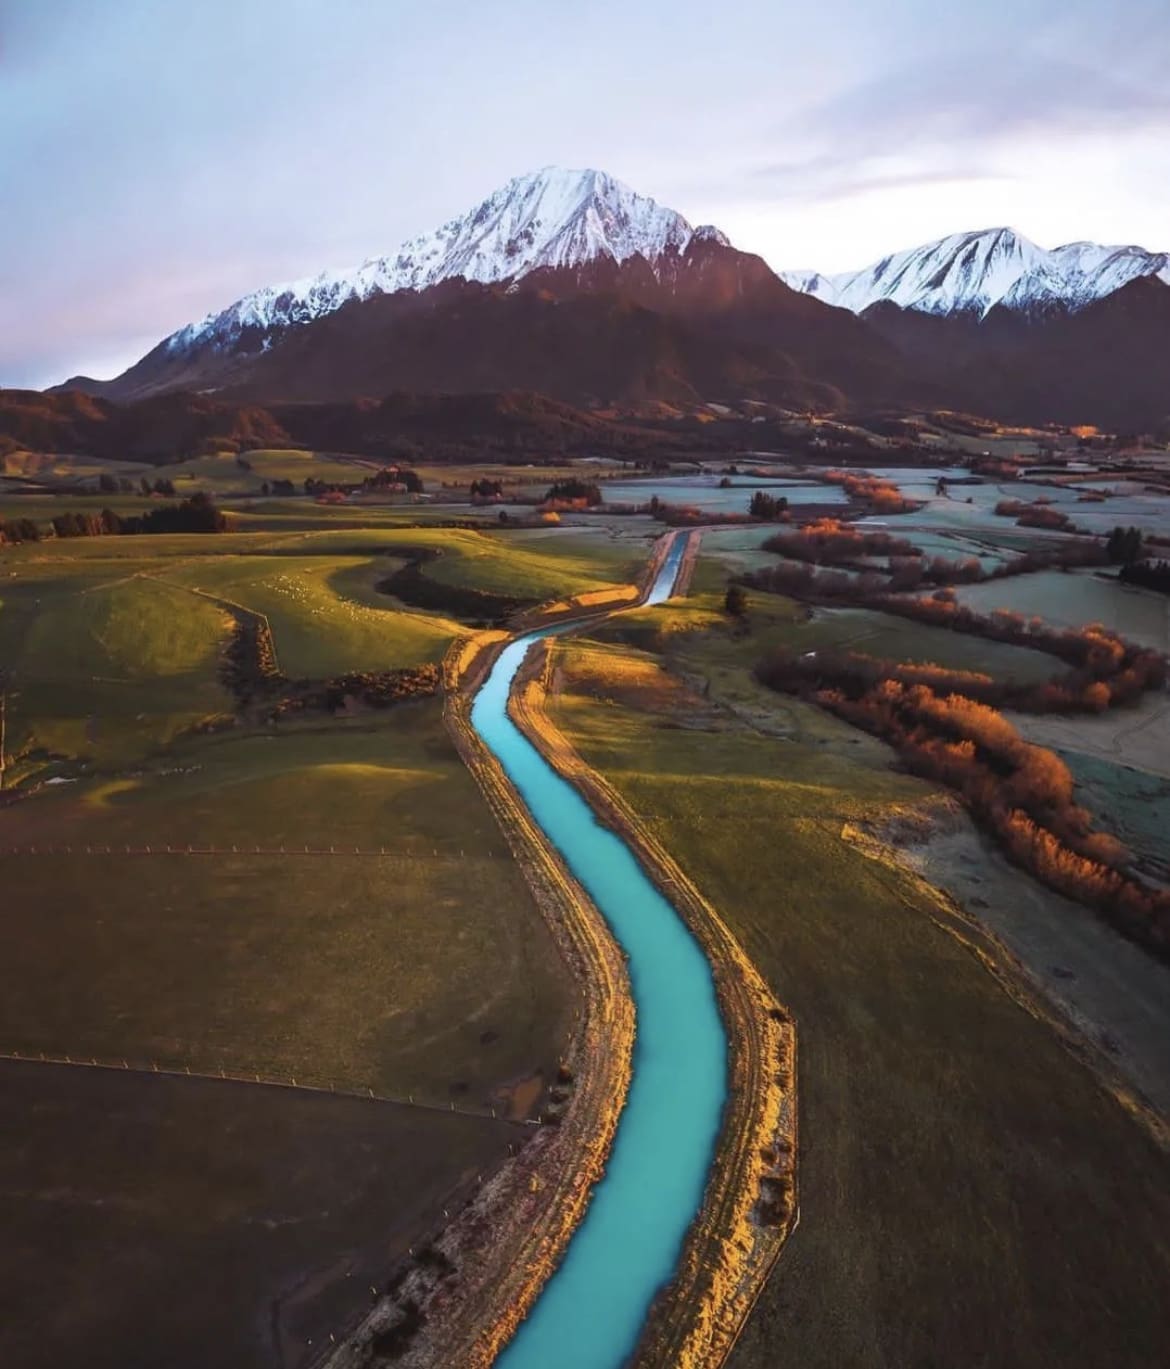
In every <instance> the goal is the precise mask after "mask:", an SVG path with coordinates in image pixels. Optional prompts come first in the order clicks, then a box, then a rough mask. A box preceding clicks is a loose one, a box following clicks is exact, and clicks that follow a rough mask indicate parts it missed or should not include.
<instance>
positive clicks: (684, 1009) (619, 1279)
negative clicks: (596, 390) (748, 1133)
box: [471, 537, 727, 1369]
mask: <svg viewBox="0 0 1170 1369" xmlns="http://www.w3.org/2000/svg"><path fill="white" fill-rule="evenodd" d="M685 540H686V539H685V538H682V537H680V538H676V539H675V544H674V547H673V548H672V550H671V553H670V555H669V556H668V557H667V560H666V563H665V565H664V566H663V568H662V570H661V572H660V573H659V575H658V577H657V579H656V581H655V584H654V587H653V589H652V590H651V593H650V596H649V602H650V603H661V602H662V601H663V600H665V599H668V598H669V597H670V594H671V591H672V589H673V586H674V581H675V578H676V576H677V574H678V567H679V562H680V560H681V557H682V550H683V546H684V544H685ZM565 630H566V629H565V627H561V628H553V629H547V630H545V631H542V632H535V633H530V634H528V635H527V636H524V637H521V638H519V639H518V640H517V641H515V642H512V643H510V644H509V645H508V646H507V647H506V648H505V649H504V651H503V652H502V653H501V655H500V657H499V659H498V661H497V662H496V664H495V666H494V667H493V668H492V671H491V674H490V675H489V676H488V678H487V680H486V681H485V683H484V684H483V686H482V687H481V689H480V691H479V693H478V695H477V696H476V700H475V703H474V706H473V708H472V712H471V720H472V723H473V725H474V726H475V729H476V731H477V732H478V733H479V735H480V737H481V738H482V739H483V741H484V743H485V744H486V745H487V747H488V748H489V749H490V750H491V751H492V753H493V754H494V755H495V756H496V758H497V759H498V760H499V762H500V764H501V765H502V766H503V768H504V770H505V771H506V773H507V775H508V777H509V778H510V779H511V781H512V783H513V784H514V785H515V786H516V788H517V789H518V790H519V792H520V793H521V795H522V796H523V798H524V801H525V803H526V804H527V805H528V808H529V811H530V812H531V813H532V815H533V817H534V818H535V819H536V821H537V822H538V823H539V824H540V826H541V827H542V828H543V829H544V831H545V833H546V834H547V836H548V838H549V840H550V841H551V842H552V843H553V844H554V845H555V846H556V848H557V849H558V850H559V851H560V853H561V855H562V857H563V858H564V860H565V863H566V864H567V865H568V867H569V868H570V870H572V872H573V874H574V875H575V876H576V878H577V879H578V880H579V881H580V882H581V884H582V885H583V886H584V888H585V889H586V891H587V892H588V893H589V896H590V897H591V898H592V899H593V901H594V903H595V904H596V905H597V907H598V909H599V910H600V911H601V913H602V915H603V916H604V918H605V920H606V922H607V923H608V924H609V926H610V928H611V929H612V931H613V933H614V936H615V937H616V938H617V940H618V942H619V943H620V944H621V946H622V947H623V949H624V950H625V952H626V955H627V956H628V958H629V972H630V982H631V987H632V991H633V996H634V1003H635V1008H636V1011H637V1023H638V1033H637V1039H636V1041H635V1045H634V1059H633V1078H632V1082H631V1085H630V1092H629V1096H628V1098H627V1100H626V1105H625V1108H624V1109H623V1111H622V1115H621V1119H620V1122H619V1124H618V1130H617V1136H616V1139H615V1141H614V1147H613V1152H612V1154H611V1156H610V1159H609V1164H608V1167H607V1169H606V1172H605V1176H604V1178H603V1179H602V1180H601V1182H600V1183H599V1184H598V1185H597V1187H596V1189H595V1190H594V1194H593V1200H592V1202H591V1203H590V1205H589V1209H588V1211H587V1213H586V1215H585V1219H584V1221H583V1222H582V1223H581V1225H580V1226H579V1227H578V1228H577V1230H576V1232H575V1233H574V1235H573V1238H572V1240H571V1242H570V1244H569V1248H568V1251H567V1253H566V1255H565V1258H564V1260H563V1261H562V1263H561V1265H560V1267H559V1268H558V1270H557V1272H556V1273H555V1274H554V1275H553V1277H552V1278H551V1279H550V1280H549V1282H548V1284H547V1285H546V1286H545V1288H544V1290H543V1292H542V1293H541V1295H540V1297H539V1298H538V1299H537V1302H536V1305H535V1306H534V1307H533V1309H532V1311H531V1313H530V1314H529V1316H528V1318H527V1320H526V1321H524V1322H523V1323H522V1325H521V1326H520V1329H519V1330H518V1331H517V1333H516V1335H515V1337H514V1338H513V1340H512V1342H511V1344H510V1345H509V1346H508V1347H507V1348H506V1349H505V1351H504V1352H503V1354H502V1355H501V1356H500V1358H499V1360H498V1361H497V1364H498V1365H499V1366H500V1369H551V1366H553V1365H556V1366H558V1369H618V1367H619V1366H620V1365H621V1364H623V1363H624V1362H625V1360H626V1359H627V1358H628V1356H629V1355H630V1353H631V1352H632V1350H633V1349H634V1346H635V1344H636V1342H637V1340H638V1336H639V1333H640V1331H641V1329H642V1326H643V1324H644V1322H645V1320H646V1315H647V1313H648V1311H649V1309H650V1304H651V1303H652V1302H653V1300H654V1296H655V1294H656V1293H657V1291H658V1290H659V1289H660V1288H661V1287H662V1285H663V1284H664V1283H666V1282H667V1281H668V1280H669V1279H670V1277H671V1275H672V1274H673V1272H674V1269H675V1266H676V1264H677V1263H678V1257H679V1254H680V1250H681V1247H682V1242H683V1238H684V1236H685V1235H686V1231H687V1228H688V1227H689V1226H690V1224H691V1221H692V1220H693V1218H694V1216H695V1214H696V1212H697V1211H698V1209H699V1205H700V1203H701V1202H702V1198H703V1190H704V1187H705V1184H706V1179H707V1172H708V1170H709V1168H710V1164H711V1158H712V1155H713V1153H714V1147H715V1143H716V1140H717V1138H718V1134H719V1128H720V1122H721V1119H722V1113H723V1105H724V1101H725V1098H726V1093H727V1038H726V1034H725V1032H724V1029H723V1023H722V1021H721V1019H720V1016H719V1010H718V1005H717V1002H716V997H715V987H714V983H713V981H712V978H711V969H710V966H709V965H708V963H707V960H706V957H705V956H704V955H703V953H702V951H701V950H700V948H699V945H698V943H697V942H696V941H695V939H694V938H693V937H692V936H691V934H690V932H689V931H688V930H687V928H686V926H685V925H684V923H683V922H682V920H681V919H680V917H679V916H678V914H677V913H676V912H675V910H674V909H673V908H672V907H671V905H670V904H669V903H668V902H667V900H666V899H665V898H664V897H663V896H662V894H660V893H659V891H658V890H657V889H656V888H655V886H654V885H653V884H652V883H651V881H650V880H649V879H648V877H647V876H646V874H645V873H644V872H643V870H642V867H641V866H640V865H639V864H638V862H637V860H636V859H635V858H634V855H633V853H632V852H631V851H630V849H629V847H627V846H626V844H625V843H624V842H623V841H622V840H621V838H620V837H618V836H617V835H616V834H615V833H614V832H611V831H610V830H609V829H608V828H605V827H602V826H601V825H600V824H599V823H598V822H597V820H596V818H595V817H594V815H593V810H592V809H591V808H590V807H589V805H588V804H587V803H586V802H585V800H584V799H583V798H582V797H581V796H580V794H578V792H577V791H576V789H574V788H573V786H572V785H571V784H569V783H568V782H567V781H566V780H564V779H562V778H561V777H560V776H559V775H558V774H557V773H556V772H555V771H554V770H553V769H552V768H551V767H550V766H549V765H548V764H547V763H546V762H545V761H544V759H543V758H542V757H541V755H540V753H539V752H538V751H537V750H536V748H535V747H533V746H532V744H531V743H530V742H529V741H528V740H527V739H526V738H525V737H524V736H523V734H522V733H521V732H520V731H519V729H518V728H517V727H516V726H515V724H514V723H512V722H511V720H510V719H509V718H508V716H507V701H508V692H509V689H510V687H511V684H512V680H513V678H514V676H515V674H516V672H517V670H518V669H519V667H520V664H521V662H522V661H523V659H524V656H525V653H526V652H527V650H528V648H529V646H530V645H531V644H532V642H534V641H536V640H538V639H539V638H540V637H543V636H550V635H555V634H556V633H558V632H561V631H565Z"/></svg>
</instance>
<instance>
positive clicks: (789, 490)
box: [601, 475, 846, 514]
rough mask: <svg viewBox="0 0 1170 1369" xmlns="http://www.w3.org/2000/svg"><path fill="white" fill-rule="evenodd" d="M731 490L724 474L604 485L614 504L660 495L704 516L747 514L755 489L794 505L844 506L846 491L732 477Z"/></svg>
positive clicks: (780, 480)
mask: <svg viewBox="0 0 1170 1369" xmlns="http://www.w3.org/2000/svg"><path fill="white" fill-rule="evenodd" d="M728 478H729V479H730V480H731V481H732V484H731V486H730V487H729V488H728V489H721V488H720V486H719V482H720V480H722V479H723V477H722V476H721V475H664V476H647V477H646V478H645V479H638V480H613V481H609V482H607V483H605V484H603V485H602V486H601V493H602V495H603V496H604V497H605V499H606V501H607V502H608V503H611V504H648V503H649V502H650V500H651V499H652V498H653V497H654V496H655V495H657V496H658V498H659V499H661V500H662V502H663V503H664V504H682V505H685V506H686V507H689V508H695V509H702V511H703V512H704V513H743V514H746V513H747V511H748V505H749V504H750V503H751V501H752V494H753V492H754V491H755V490H763V491H765V493H767V494H772V495H776V496H779V495H784V497H785V498H786V499H787V500H788V502H789V503H790V504H844V503H845V502H846V500H845V491H844V490H843V489H841V487H840V486H839V485H820V484H816V483H815V482H811V481H799V480H792V479H789V478H787V477H784V476H780V475H777V476H776V477H775V478H774V479H773V478H767V479H761V480H757V479H753V478H752V477H751V476H750V475H733V476H730V477H728Z"/></svg>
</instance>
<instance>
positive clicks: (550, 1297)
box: [330, 535, 795, 1369]
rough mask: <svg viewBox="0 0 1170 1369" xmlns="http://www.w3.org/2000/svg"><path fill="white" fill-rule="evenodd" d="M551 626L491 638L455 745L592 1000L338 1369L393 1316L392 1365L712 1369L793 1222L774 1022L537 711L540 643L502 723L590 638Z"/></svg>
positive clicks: (726, 951)
mask: <svg viewBox="0 0 1170 1369" xmlns="http://www.w3.org/2000/svg"><path fill="white" fill-rule="evenodd" d="M686 541H687V539H686V537H685V535H679V536H675V535H668V537H667V538H664V539H662V541H661V542H660V543H659V544H658V546H657V549H656V554H655V558H654V561H653V562H652V566H651V574H652V578H651V579H650V581H649V583H647V582H644V589H643V593H642V594H641V595H640V596H638V597H639V599H641V600H643V601H645V600H649V601H651V602H657V601H660V600H661V599H662V598H665V597H668V595H669V592H670V589H671V587H672V586H673V583H674V580H675V577H676V575H677V570H678V565H679V562H680V560H681V558H682V554H683V550H684V546H685V545H686ZM622 598H624V601H625V602H626V603H628V602H629V596H628V595H626V596H620V597H619V602H621V600H622ZM582 607H584V606H582ZM606 607H607V606H606V605H605V604H602V603H598V604H596V605H592V604H591V605H589V608H591V609H593V610H594V615H596V613H597V612H598V611H604V610H605V608H606ZM594 615H591V616H594ZM553 621H554V622H555V629H556V630H555V631H551V632H550V631H548V630H546V629H542V630H538V631H535V632H529V633H527V634H526V635H525V637H524V638H522V639H517V640H512V641H509V640H507V639H506V638H505V636H504V635H503V634H484V635H481V637H480V638H479V639H478V641H477V642H476V643H475V644H473V645H465V647H464V648H463V649H461V650H460V651H458V652H453V653H452V655H451V657H450V658H449V661H448V679H447V685H448V707H449V721H450V722H451V725H452V735H453V736H454V737H455V739H456V742H457V745H459V747H460V751H461V754H463V756H464V759H465V761H467V763H468V764H469V766H470V767H471V768H472V770H473V773H475V774H476V776H477V778H478V779H479V781H480V783H481V786H482V787H483V789H484V793H485V796H486V797H487V798H488V801H489V804H490V805H491V807H492V808H493V811H494V812H495V813H496V816H497V818H498V819H499V820H500V822H501V826H502V827H503V829H504V831H505V833H507V835H508V838H509V841H510V843H511V844H512V847H513V850H514V852H515V854H516V856H517V858H518V860H519V862H520V864H521V866H522V868H523V869H524V871H525V874H526V876H527V877H528V880H529V883H530V886H531V887H532V889H533V892H534V894H535V895H536V897H537V901H538V903H539V904H540V906H541V909H542V911H543V912H544V914H545V916H546V919H547V920H548V921H549V925H550V927H551V928H552V930H553V932H554V935H556V936H557V938H558V942H559V944H560V945H561V948H562V952H563V954H564V955H565V958H566V961H567V963H568V964H569V966H570V968H571V969H572V970H573V973H574V976H575V977H576V979H577V981H578V983H579V984H580V985H581V989H582V1004H581V1009H580V1014H579V1019H578V1025H577V1031H576V1032H575V1035H574V1040H573V1044H572V1046H571V1048H570V1051H569V1054H568V1057H567V1059H566V1062H565V1067H564V1069H563V1071H562V1078H561V1079H560V1080H559V1081H558V1088H557V1090H556V1096H557V1097H558V1098H559V1099H560V1100H561V1101H562V1102H563V1104H564V1105H563V1108H558V1112H557V1120H558V1122H559V1125H556V1126H550V1125H546V1126H542V1127H539V1128H534V1129H533V1135H532V1140H531V1141H530V1142H529V1143H528V1145H527V1146H526V1147H524V1149H523V1150H522V1152H521V1153H520V1155H518V1156H517V1157H516V1158H515V1160H513V1161H511V1162H509V1164H508V1165H506V1166H505V1167H504V1169H503V1170H502V1171H500V1173H498V1174H497V1175H496V1176H494V1177H493V1178H492V1179H491V1180H489V1182H488V1183H487V1184H485V1185H484V1187H483V1189H482V1190H481V1192H480V1194H479V1195H478V1196H477V1198H476V1199H475V1200H474V1202H473V1203H472V1204H471V1205H470V1206H469V1209H468V1210H467V1211H465V1212H464V1213H463V1214H461V1215H460V1216H459V1217H458V1218H454V1219H453V1220H452V1222H451V1223H450V1225H449V1226H448V1227H447V1228H446V1229H445V1230H443V1231H442V1232H440V1233H438V1235H437V1236H436V1241H435V1245H436V1247H437V1248H438V1250H439V1252H440V1253H441V1255H442V1258H443V1262H445V1263H448V1264H449V1265H450V1267H451V1270H450V1271H449V1272H448V1273H447V1274H446V1275H445V1276H444V1278H443V1279H442V1280H439V1279H437V1278H436V1276H435V1274H434V1271H433V1264H434V1261H433V1260H431V1261H429V1262H428V1267H427V1268H425V1269H413V1270H407V1271H406V1275H405V1278H404V1279H403V1280H401V1281H399V1283H398V1284H397V1285H396V1289H395V1297H394V1298H392V1299H389V1300H388V1303H389V1304H390V1305H387V1306H383V1307H380V1308H376V1309H375V1312H374V1313H373V1314H371V1317H370V1318H368V1319H367V1323H366V1324H365V1326H364V1327H363V1328H362V1330H361V1331H359V1333H358V1335H357V1336H355V1337H354V1338H353V1340H352V1341H351V1343H350V1345H349V1346H348V1347H347V1348H346V1350H345V1351H343V1352H341V1353H339V1354H338V1355H336V1356H334V1357H333V1359H332V1360H331V1361H330V1363H331V1364H335V1365H337V1366H338V1369H340V1367H341V1366H343V1365H358V1364H363V1363H367V1362H369V1360H368V1359H367V1358H363V1357H362V1355H361V1350H362V1346H363V1344H364V1345H366V1346H367V1347H368V1346H369V1345H370V1344H371V1343H372V1342H373V1341H375V1340H376V1339H377V1338H378V1336H380V1335H385V1334H386V1333H387V1328H389V1329H390V1330H391V1331H392V1330H393V1328H394V1327H395V1326H397V1325H400V1324H401V1322H402V1320H403V1318H406V1319H408V1320H410V1319H412V1321H411V1324H412V1326H413V1328H414V1330H413V1334H411V1335H410V1336H409V1337H408V1338H407V1343H406V1344H405V1345H404V1346H403V1350H404V1353H402V1354H400V1355H399V1362H400V1363H402V1364H404V1365H439V1364H446V1365H449V1364H453V1363H459V1364H461V1365H467V1366H481V1365H487V1364H491V1363H493V1362H498V1363H500V1364H501V1365H504V1366H507V1369H528V1367H529V1366H536V1365H541V1366H543V1365H545V1364H549V1363H556V1364H558V1365H560V1364H563V1365H571V1366H578V1369H606V1366H613V1367H614V1369H617V1366H619V1365H621V1364H624V1363H627V1362H631V1361H633V1362H636V1363H638V1364H644V1365H649V1364H656V1365H663V1366H666V1365H672V1366H673V1365H704V1366H713V1365H717V1364H719V1363H721V1362H722V1359H723V1358H724V1357H725V1355H726V1353H727V1351H728V1349H729V1348H730V1346H731V1344H733V1343H734V1339H735V1336H736V1334H737V1333H738V1329H739V1327H740V1326H741V1325H742V1321H743V1318H744V1316H746V1313H747V1311H748V1310H749V1308H750V1305H751V1303H752V1301H753V1300H754V1297H755V1295H756V1294H757V1293H758V1290H759V1288H760V1286H762V1282H763V1280H764V1278H766V1275H767V1272H768V1270H769V1269H770V1267H771V1265H772V1263H773V1262H774V1260H775V1257H776V1254H777V1253H778V1251H779V1249H780V1248H781V1246H782V1243H783V1240H784V1237H785V1235H786V1234H787V1232H788V1231H789V1230H790V1229H791V1225H792V1222H793V1220H794V1217H795V1193H794V1188H793V1182H792V1180H793V1166H794V1159H795V1148H794V1141H795V1131H794V1128H795V1112H794V1098H793V1096H792V1089H791V1080H792V1078H793V1076H794V1041H793V1036H792V1030H791V1025H790V1024H789V1023H788V1021H787V1018H786V1015H785V1014H784V1013H783V1011H782V1010H781V1009H780V1007H779V1005H777V1004H776V1003H775V1001H774V999H772V998H771V996H770V994H769V993H768V991H767V989H766V987H765V986H764V985H763V983H762V981H760V980H759V977H758V976H757V975H755V972H754V970H753V969H752V967H751V966H750V964H749V963H748V962H747V961H746V960H745V958H744V957H743V956H742V953H741V952H740V951H739V948H738V947H737V946H736V944H735V943H734V940H733V939H732V938H731V937H730V935H729V934H728V933H727V931H726V928H724V927H723V926H722V924H721V923H720V921H719V919H718V918H717V916H716V915H715V914H714V911H713V910H712V909H710V908H709V907H708V906H707V905H706V904H705V903H704V902H703V900H702V899H701V897H700V896H699V895H698V893H697V891H695V890H694V889H693V888H692V887H691V886H689V882H688V881H686V878H685V876H684V875H683V874H682V872H681V871H680V870H678V869H677V867H674V866H673V862H671V861H670V859H669V857H668V856H667V855H666V853H664V852H661V851H659V850H658V849H657V848H656V847H655V846H654V843H653V842H652V841H651V840H650V839H649V837H648V835H647V834H645V833H644V832H640V831H638V830H637V821H636V819H635V818H634V817H633V815H632V814H629V813H628V812H623V811H622V806H621V805H620V801H619V800H617V798H616V795H612V794H609V795H608V796H607V795H606V794H605V793H604V792H603V789H604V786H601V785H600V781H597V777H595V776H593V777H592V779H593V780H594V781H597V787H593V788H590V786H589V779H590V777H589V775H588V774H585V773H582V772H583V771H584V767H582V766H581V765H580V761H579V759H577V758H575V757H572V756H571V755H569V752H570V751H571V749H570V748H567V745H566V744H565V743H564V739H563V738H560V737H559V734H556V733H555V729H552V728H551V725H550V724H549V723H548V720H547V716H546V715H545V714H544V712H543V709H542V708H541V706H540V705H541V695H540V692H539V691H540V689H541V680H540V670H539V666H540V664H541V662H542V659H543V658H542V657H541V656H540V655H539V646H538V650H537V652H536V653H533V662H534V664H535V665H536V667H537V671H536V676H535V678H530V679H526V680H525V682H524V684H523V688H522V689H520V690H519V692H518V695H517V696H516V698H515V703H514V711H515V719H513V718H509V717H508V700H509V696H510V695H511V694H512V684H513V682H514V680H515V678H516V676H517V674H518V673H519V672H520V670H521V667H522V664H523V662H524V660H525V658H526V657H528V656H529V652H530V649H531V648H532V647H533V645H534V643H539V642H540V640H541V639H547V638H548V637H550V636H555V635H559V632H560V631H563V630H568V629H570V628H574V627H580V626H582V624H581V623H580V622H579V621H572V622H565V621H564V619H563V618H561V617H560V616H559V615H558V616H557V618H555V619H554V620H553ZM485 671H486V672H487V673H486V678H485ZM477 686H478V692H475V691H476V687H477ZM473 693H474V705H472V702H471V695H472V694H473ZM473 721H474V726H472V723H473ZM517 722H518V723H519V724H520V725H519V727H517V725H516V724H517ZM574 761H575V763H576V770H575V771H574V772H573V773H567V772H568V771H573V762H574ZM558 771H559V772H560V773H557V772H558ZM505 772H507V773H505ZM566 778H567V779H570V780H571V781H572V783H571V784H570V783H567V782H566ZM583 794H585V795H586V796H587V798H588V802H586V800H585V798H583V797H582V795H583ZM522 800H523V801H522ZM590 805H592V807H591V806H590ZM595 812H596V813H600V814H602V815H603V816H604V821H605V823H606V825H605V826H602V825H601V823H599V822H598V821H597V818H596V816H595ZM550 837H553V838H555V840H551V839H550ZM666 895H669V897H667V896H666ZM680 904H681V905H684V907H683V908H680ZM599 909H600V910H601V911H600V912H599ZM680 912H681V916H682V920H680ZM602 913H604V915H605V916H604V918H603V917H602V915H601V914H602ZM615 936H616V937H617V938H618V939H620V941H621V943H622V945H621V947H619V946H618V943H617V941H616V940H615ZM704 952H705V954H704ZM627 957H628V966H629V977H628V978H627V976H626V965H627ZM712 965H714V966H715V967H716V969H715V973H714V974H713V973H712ZM631 985H632V989H633V995H632V997H631V992H630V990H631ZM634 1000H636V1001H637V1004H638V1010H639V1020H638V1035H637V1038H636V1041H635V1037H634V1018H633V1011H632V1008H633V1002H634ZM725 1024H726V1029H729V1030H730V1040H729V1039H728V1035H727V1030H725ZM631 1048H633V1052H634V1054H633V1057H632V1059H633V1066H634V1068H633V1074H632V1083H631V1084H630V1086H629V1090H628V1095H627V1083H628V1082H629V1081H630V1079H631V1074H630V1064H631ZM623 1102H624V1104H625V1106H624V1108H623ZM619 1119H620V1125H618V1123H619ZM615 1127H616V1140H614V1135H615ZM611 1141H613V1142H614V1144H613V1150H612V1154H610V1143H611ZM603 1170H604V1178H602V1179H601V1181H600V1182H599V1183H598V1182H596V1181H597V1180H598V1179H599V1177H600V1176H601V1174H602V1172H603ZM696 1217H697V1219H696ZM440 1284H441V1286H440ZM538 1294H539V1297H538V1296H537V1295H538ZM517 1328H519V1329H518V1330H517ZM505 1346H506V1347H507V1348H504V1349H503V1353H502V1354H500V1353H499V1352H500V1351H501V1348H502V1347H505ZM497 1356H498V1360H497Z"/></svg>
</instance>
